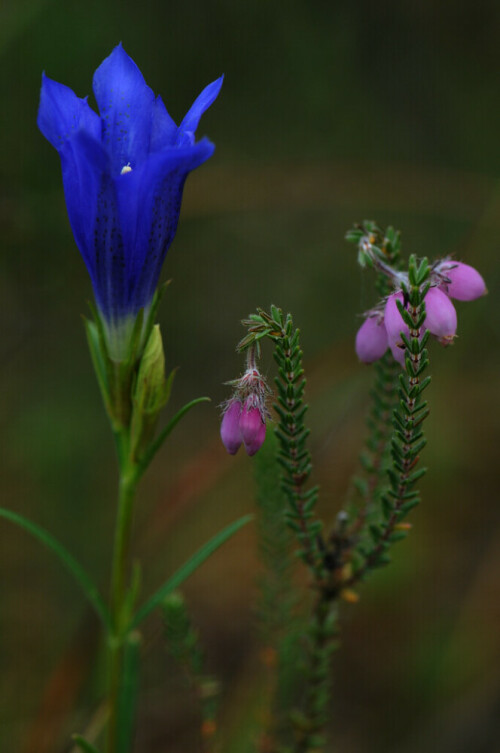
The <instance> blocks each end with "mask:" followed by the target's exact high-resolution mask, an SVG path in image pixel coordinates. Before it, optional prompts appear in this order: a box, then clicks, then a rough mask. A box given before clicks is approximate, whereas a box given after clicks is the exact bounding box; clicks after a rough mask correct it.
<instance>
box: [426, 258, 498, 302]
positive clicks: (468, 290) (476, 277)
mask: <svg viewBox="0 0 500 753" xmlns="http://www.w3.org/2000/svg"><path fill="white" fill-rule="evenodd" d="M438 272H439V273H440V274H442V275H444V276H445V277H447V278H448V279H449V280H450V282H443V283H442V284H441V290H444V292H445V293H447V294H448V295H449V296H450V297H451V298H456V299H457V301H474V300H475V299H476V298H480V297H481V296H483V295H486V293H487V292H488V291H487V290H486V283H485V282H484V280H483V278H482V277H481V275H480V274H479V272H478V271H477V269H474V267H470V266H469V265H468V264H464V263H463V262H460V261H451V260H447V261H443V262H441V264H440V265H439V267H438Z"/></svg>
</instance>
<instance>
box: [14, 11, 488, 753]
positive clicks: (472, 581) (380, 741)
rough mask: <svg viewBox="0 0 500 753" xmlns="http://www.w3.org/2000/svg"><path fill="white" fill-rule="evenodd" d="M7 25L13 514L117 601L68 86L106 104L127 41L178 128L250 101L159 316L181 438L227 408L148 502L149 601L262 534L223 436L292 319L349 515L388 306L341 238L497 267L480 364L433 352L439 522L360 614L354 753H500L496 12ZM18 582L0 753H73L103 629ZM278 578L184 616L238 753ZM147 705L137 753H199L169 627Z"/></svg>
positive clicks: (352, 682) (190, 226)
mask: <svg viewBox="0 0 500 753" xmlns="http://www.w3.org/2000/svg"><path fill="white" fill-rule="evenodd" d="M0 14H1V15H0V56H1V68H2V76H1V78H0V92H1V102H2V160H1V166H0V171H1V173H2V177H3V180H2V184H1V189H0V191H1V193H0V222H1V226H2V233H1V237H2V246H3V248H2V254H1V257H0V265H1V269H0V317H1V321H2V322H3V326H2V338H1V342H0V354H1V358H0V385H1V391H0V429H1V437H2V452H1V454H0V465H1V472H0V477H1V480H2V482H1V483H2V495H1V497H2V499H1V504H2V505H4V506H6V507H9V508H11V509H13V510H16V511H18V512H20V513H22V514H25V515H28V516H30V517H32V518H33V519H34V520H35V521H37V522H38V523H40V524H41V525H43V526H44V527H46V528H47V529H49V530H50V531H51V532H53V534H54V535H56V536H57V537H58V538H60V540H61V541H62V542H64V543H65V544H66V545H67V546H68V548H69V549H70V550H71V551H73V552H74V553H75V555H76V556H77V557H78V558H79V559H81V560H82V562H84V563H85V564H86V566H87V567H88V568H89V570H90V571H91V573H92V574H93V576H94V577H95V578H96V579H97V580H98V581H99V582H100V583H101V584H103V588H105V587H106V582H107V577H108V560H109V542H110V536H111V532H112V526H113V518H114V492H115V481H116V479H115V463H114V456H113V447H112V442H111V438H110V434H109V431H108V426H107V424H106V420H105V417H104V413H103V410H102V407H101V404H100V398H99V395H98V391H97V387H96V385H95V382H94V376H93V374H92V370H91V366H90V361H89V357H88V354H87V351H86V344H85V338H84V332H83V328H82V324H81V320H80V314H82V313H85V312H86V300H87V299H88V298H89V297H90V295H91V290H90V284H89V281H88V279H87V275H86V271H85V268H84V265H83V262H82V260H81V259H80V257H79V255H78V252H77V250H76V248H75V245H74V242H73V239H72V236H71V232H70V228H69V223H68V221H67V217H66V212H65V206H64V199H63V193H62V186H61V178H60V169H59V160H58V157H57V154H56V153H55V152H54V150H53V149H52V148H51V147H50V146H49V144H48V143H46V142H45V140H44V139H43V137H42V136H41V135H40V134H39V133H38V131H37V129H36V124H35V119H36V110H37V104H38V92H39V85H40V74H41V71H42V69H45V70H46V72H47V73H48V75H50V76H51V77H53V78H55V79H56V80H58V81H61V82H64V83H66V84H68V85H70V86H71V87H72V88H74V90H75V91H76V92H77V93H78V94H79V95H80V96H83V95H85V94H89V93H90V91H91V77H92V74H93V71H94V70H95V68H96V67H97V65H98V64H99V63H100V62H101V60H102V59H103V58H104V57H105V56H106V55H107V54H109V52H110V51H111V49H112V48H113V46H114V45H115V44H116V43H117V42H118V41H119V40H122V41H123V43H124V46H125V49H126V50H127V52H128V53H129V54H130V55H131V56H132V57H133V58H134V59H135V60H136V62H137V63H138V65H139V67H140V68H141V70H142V72H143V73H144V75H145V77H146V80H147V82H148V83H149V84H150V85H151V86H152V88H153V89H154V91H155V92H157V93H161V94H162V96H163V99H164V101H165V102H166V104H167V107H168V109H169V111H170V113H171V115H172V116H173V117H174V118H175V119H176V120H177V122H179V121H180V119H181V118H182V116H183V114H184V113H185V111H186V110H187V108H188V106H189V105H190V104H191V102H192V100H193V99H194V97H195V95H197V94H198V92H199V91H200V90H201V89H202V88H203V86H204V85H205V84H207V83H208V82H209V81H212V80H213V79H214V78H216V77H217V76H218V75H220V74H221V73H222V72H224V73H225V74H226V80H225V83H224V87H223V90H222V93H221V95H220V98H219V100H218V101H217V103H216V104H215V105H214V106H213V107H212V108H211V110H210V111H209V112H208V113H207V114H206V115H205V116H204V119H203V120H202V124H201V127H200V130H199V133H200V135H201V134H207V135H209V136H210V137H211V138H212V139H213V141H214V142H215V143H216V145H217V149H216V152H215V155H214V157H213V158H212V159H211V160H210V162H209V163H208V164H207V165H205V166H204V167H202V168H201V169H200V170H199V171H197V172H196V173H194V174H193V175H192V176H191V177H190V179H189V180H188V183H187V186H186V192H185V200H184V205H183V211H182V215H181V222H180V227H179V231H178V235H177V238H176V240H175V242H174V244H173V246H172V248H171V250H170V252H169V255H168V258H167V262H166V267H165V272H164V275H165V277H170V278H173V284H172V285H171V286H170V288H169V290H168V292H167V295H166V297H165V300H164V303H163V305H162V308H161V312H160V319H161V325H162V330H163V333H164V340H165V344H166V351H167V359H168V362H169V364H170V365H171V366H172V367H173V366H179V367H180V370H179V374H178V379H177V383H176V385H175V390H174V396H173V400H172V403H171V405H170V407H169V409H170V410H171V411H173V410H175V408H176V407H179V406H180V405H182V404H183V402H184V401H186V400H188V399H191V398H193V397H195V396H198V395H201V394H206V395H209V396H210V397H211V398H212V401H213V402H212V404H211V405H210V406H201V407H199V408H198V409H197V410H195V411H194V412H193V413H191V414H190V415H189V417H188V418H187V419H186V420H185V421H184V423H183V424H182V425H181V426H180V428H179V429H178V430H177V432H176V434H175V436H174V438H173V439H172V440H171V441H170V442H169V443H168V444H167V445H166V447H165V448H164V449H163V451H162V452H161V454H160V456H159V457H158V458H157V459H156V461H155V463H154V466H153V468H152V469H151V472H150V473H149V475H148V476H147V478H146V480H145V481H144V482H143V484H142V486H141V489H140V497H139V501H138V507H137V515H136V521H135V523H136V525H135V541H134V549H135V551H136V552H137V554H138V556H140V557H141V559H142V560H143V563H144V581H145V582H144V592H145V593H147V591H149V590H151V589H152V588H153V587H154V586H155V585H157V584H159V583H160V582H161V581H162V580H163V579H164V578H165V577H166V575H168V574H169V573H171V572H172V571H173V569H175V568H176V567H177V566H178V565H179V564H180V563H181V562H182V561H183V560H184V559H186V558H187V556H188V555H189V554H190V553H191V552H193V551H194V549H195V548H196V547H198V546H199V545H200V544H201V543H202V542H203V541H205V540H206V539H207V538H209V537H210V536H211V535H213V534H214V533H215V532H216V531H217V530H218V529H219V528H220V527H222V526H223V525H224V524H226V523H228V522H230V521H232V520H234V519H235V518H237V517H238V516H240V515H241V514H243V513H244V512H246V511H249V510H252V504H253V503H252V485H251V476H252V461H251V460H249V459H247V458H246V457H245V456H238V457H237V458H235V459H233V458H229V457H228V456H226V454H225V452H224V450H223V448H222V446H221V445H220V443H219V440H218V412H217V409H216V406H217V404H218V403H219V402H220V401H221V400H222V399H223V398H224V397H225V396H226V394H227V393H226V388H225V387H223V386H222V382H224V381H225V380H227V379H230V378H233V377H234V376H237V374H238V373H239V371H240V363H239V359H238V357H237V356H236V355H235V353H234V345H235V343H236V341H237V340H238V338H239V337H240V335H241V332H242V330H241V327H240V325H239V320H240V319H241V318H242V317H243V316H245V315H247V314H248V313H249V312H250V311H251V310H252V309H254V308H255V306H256V305H263V306H268V305H269V304H270V303H271V302H274V303H276V304H278V305H280V306H282V307H283V308H285V309H288V310H291V311H293V313H294V316H295V320H296V323H297V324H298V325H299V326H300V327H301V330H302V333H303V334H302V337H303V345H304V350H305V357H306V367H307V369H308V374H309V385H308V397H309V399H310V402H311V410H310V418H309V421H310V425H311V427H312V440H311V447H312V451H313V458H314V461H315V480H316V481H317V482H319V483H320V484H321V487H322V494H323V496H322V505H323V511H324V514H325V516H326V517H327V518H331V517H333V515H334V514H335V512H336V510H337V509H338V508H339V507H340V505H341V504H342V501H343V499H344V496H345V494H346V490H347V488H348V478H349V476H350V474H351V473H352V472H353V471H354V470H355V468H356V466H357V453H358V448H359V445H360V442H361V440H362V438H363V436H364V424H363V415H364V410H365V407H366V404H367V393H368V388H369V384H370V377H371V374H370V370H369V369H367V368H365V367H362V366H360V365H359V364H358V363H357V361H356V358H355V355H354V353H353V338H354V333H355V331H356V328H357V326H358V321H359V320H356V315H357V314H358V313H360V312H361V311H363V310H364V309H365V308H367V307H369V306H370V305H371V304H372V303H373V301H374V295H373V286H372V282H373V281H372V279H371V276H370V274H369V273H365V274H362V273H361V272H360V271H359V270H358V269H357V266H356V260H355V252H354V250H353V248H352V247H351V246H349V245H347V244H346V243H345V242H344V241H343V234H344V232H345V230H346V229H347V228H348V227H349V226H350V225H351V224H352V223H353V222H354V221H357V220H361V219H363V218H365V217H366V218H373V219H376V220H378V222H379V223H380V224H381V225H385V224H388V223H392V224H394V225H396V227H399V228H400V229H401V230H402V231H403V242H404V248H405V249H406V251H407V252H412V251H415V252H416V253H418V254H422V255H423V254H427V255H429V256H430V257H435V256H439V255H445V254H456V256H457V258H463V259H464V260H465V261H467V262H468V263H470V264H472V265H474V266H477V267H478V268H479V269H480V271H481V272H482V273H483V275H484V277H485V279H486V281H487V284H488V287H489V291H490V295H489V296H488V297H487V298H484V299H481V300H479V301H476V302H474V303H470V304H458V309H459V335H460V337H459V339H458V340H457V343H456V345H455V346H454V347H453V348H452V349H449V350H448V351H446V352H445V351H443V350H441V349H439V347H437V346H436V347H433V348H432V352H431V356H432V365H431V371H432V375H433V385H432V391H431V392H429V399H430V401H431V405H432V413H431V417H430V419H429V421H428V429H427V431H428V437H429V445H428V448H427V449H426V451H425V463H426V465H428V466H429V473H428V475H427V477H426V478H425V479H424V480H423V482H422V490H423V498H424V504H422V505H421V507H420V508H418V509H417V510H416V511H415V512H414V514H413V516H412V522H413V523H414V529H413V531H412V534H411V536H410V538H409V540H408V541H407V542H405V543H404V544H403V545H401V546H400V547H398V548H396V549H395V551H394V562H393V565H392V566H391V567H390V568H387V569H385V570H384V571H380V572H379V573H377V574H376V575H375V576H374V577H373V578H372V579H371V580H370V582H369V583H367V584H366V586H364V587H363V588H362V590H361V595H362V599H361V602H360V603H359V604H358V605H356V606H355V607H350V606H347V607H346V608H345V609H344V637H343V648H342V651H341V652H340V653H338V654H337V655H336V656H335V660H334V699H333V702H332V709H331V739H332V743H331V750H332V751H339V752H341V753H368V751H369V752H370V753H378V752H379V751H380V752H382V751H384V753H396V751H397V753H419V752H420V751H422V750H431V751H436V752H437V751H439V752H440V753H462V751H463V752H464V753H465V751H467V753H493V752H494V751H497V750H498V742H497V740H498V738H499V736H500V631H499V629H498V626H499V619H500V599H499V590H500V516H499V512H498V510H499V502H500V500H499V492H498V463H499V452H498V436H499V418H500V411H499V409H498V384H499V381H498V377H499V360H500V359H499V344H500V343H499V334H498V333H499V319H498V312H497V301H498V296H499V294H500V280H499V270H500V266H499V263H498V252H499V234H498V225H499V222H500V187H499V184H498V181H497V176H498V175H499V172H500V170H499V167H500V166H499V160H500V150H499V147H498V141H499V133H500V108H499V105H498V100H499V87H500V84H499V81H500V77H499V72H500V71H499V61H498V39H499V34H500V5H499V4H498V3H497V2H495V1H494V0H475V2H458V3H457V2H451V1H448V0H442V1H441V2H437V3H436V2H431V1H430V0H424V1H422V2H418V3H417V2H414V3H401V2H396V1H395V0H385V1H384V0H382V1H381V2H377V3H375V2H367V1H366V0H363V1H362V2H357V3H352V2H349V1H348V0H338V1H337V2H335V3H331V2H325V1H320V0H312V1H311V2H305V0H302V1H301V0H289V1H288V2H287V3H286V4H285V3H278V2H274V3H273V2H269V1H268V2H265V1H264V0H257V1H256V2H253V3H248V2H245V1H244V0H232V2H228V1H227V0H218V1H217V2H206V1H205V2H203V0H191V2H190V3H189V4H188V3H186V4H180V3H170V2H165V3H159V2H154V0H142V2H141V3H139V2H137V1H135V2H134V1H132V0H124V1H123V2H97V0H89V1H88V2H86V3H81V2H76V1H75V0H65V1H64V2H62V0H3V4H2V8H1V11H0ZM264 370H265V371H267V373H268V374H269V375H270V376H272V374H273V362H272V358H271V355H270V353H266V355H265V359H264ZM0 573H1V576H0V577H1V588H0V741H1V744H0V747H1V749H2V750H6V751H7V750H8V751H20V752H21V753H46V752H47V753H48V752H49V751H50V752H51V753H58V752H62V751H67V750H69V747H68V744H67V742H66V741H67V740H68V736H69V734H70V733H71V732H73V731H75V730H79V731H81V730H83V729H84V728H85V725H86V724H87V723H88V720H89V718H90V717H91V715H92V713H93V712H94V710H95V708H96V698H97V696H98V687H99V682H100V680H99V677H97V676H96V673H95V672H92V671H89V667H91V666H92V665H93V664H94V657H95V651H96V625H95V624H94V623H93V620H92V618H91V616H90V615H89V614H87V612H86V607H85V605H84V603H83V600H82V596H81V594H80V592H79V591H77V590H76V588H75V587H74V584H73V582H72V581H71V580H70V578H69V577H68V576H67V575H66V573H65V572H62V571H61V570H60V569H59V566H58V565H57V564H56V563H55V562H54V560H53V558H52V556H51V555H49V554H48V553H47V552H46V551H44V550H42V548H41V547H40V546H39V544H37V543H36V542H34V541H33V540H31V539H30V538H28V537H27V535H26V534H25V533H23V532H21V531H19V530H17V529H15V528H14V527H13V526H12V524H10V523H8V522H6V521H0ZM256 573H257V564H256V556H255V550H254V534H253V530H252V527H251V526H249V527H248V528H246V529H245V530H243V531H242V532H240V533H239V534H238V535H237V537H236V538H235V539H234V540H233V541H231V542H230V543H229V544H227V545H226V546H225V547H224V548H223V549H222V550H220V551H219V552H218V553H217V554H216V555H215V556H214V557H213V558H212V560H211V561H210V562H209V563H208V564H207V565H206V566H205V567H204V568H203V569H202V571H200V572H199V573H198V574H196V576H195V577H193V578H192V579H191V580H190V581H189V583H188V584H187V586H186V589H185V591H186V595H187V598H188V601H189V604H190V607H191V609H192V612H193V614H194V616H195V618H196V620H197V622H198V624H199V626H200V629H201V631H202V634H203V638H204V641H205V644H206V647H207V654H208V661H209V667H210V669H211V670H212V671H215V672H217V673H218V674H220V676H221V677H222V679H223V682H224V687H225V693H224V696H225V698H224V711H223V718H222V723H223V725H224V728H225V730H226V732H225V741H226V743H227V751H228V753H247V752H248V751H251V750H252V745H251V733H249V732H248V724H247V722H246V721H245V713H246V712H248V711H249V710H251V709H252V708H253V707H254V706H256V704H257V701H258V699H259V695H260V694H261V689H262V688H261V682H262V677H261V669H260V665H259V661H258V655H257V650H258V649H257V645H256V637H255V631H254V630H253V627H252V601H253V598H254V596H255V585H254V583H255V577H256ZM141 697H142V700H141V705H140V715H139V730H138V738H137V745H136V750H137V751H141V753H160V751H165V753H166V752H167V751H168V753H191V752H192V751H195V750H196V742H195V740H196V738H195V735H194V733H193V724H194V721H193V719H194V717H193V713H192V711H190V706H189V695H188V694H187V692H186V691H185V690H184V685H183V682H182V678H181V677H180V676H179V674H178V673H177V672H176V670H175V668H174V666H173V665H172V662H171V661H170V660H169V658H168V656H167V655H166V652H165V649H164V647H163V645H162V643H161V641H160V640H159V638H158V624H157V623H155V621H154V620H152V621H151V622H150V623H148V626H147V629H146V640H145V650H144V668H143V676H142V696H141ZM249 737H250V739H249Z"/></svg>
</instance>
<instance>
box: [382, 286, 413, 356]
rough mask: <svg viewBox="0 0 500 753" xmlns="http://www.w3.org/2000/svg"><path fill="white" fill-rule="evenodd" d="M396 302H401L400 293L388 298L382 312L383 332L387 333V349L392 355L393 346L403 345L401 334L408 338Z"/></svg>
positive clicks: (401, 295)
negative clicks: (389, 349)
mask: <svg viewBox="0 0 500 753" xmlns="http://www.w3.org/2000/svg"><path fill="white" fill-rule="evenodd" d="M396 301H401V303H402V302H403V294H402V293H393V294H392V295H390V296H389V298H388V299H387V303H386V304H385V312H384V324H385V330H386V332H387V339H388V342H389V347H390V348H391V350H392V351H393V354H394V350H393V346H401V345H403V340H402V339H401V332H403V333H404V334H405V335H406V337H409V336H410V330H409V329H408V325H406V324H405V323H404V321H403V317H402V316H401V314H400V313H399V309H398V306H397V303H396Z"/></svg>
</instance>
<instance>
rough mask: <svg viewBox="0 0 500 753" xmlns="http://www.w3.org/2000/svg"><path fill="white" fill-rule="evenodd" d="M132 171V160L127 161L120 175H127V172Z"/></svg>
mask: <svg viewBox="0 0 500 753" xmlns="http://www.w3.org/2000/svg"><path fill="white" fill-rule="evenodd" d="M131 172H132V168H131V167H130V162H127V164H126V165H124V166H123V167H122V169H121V173H120V175H125V173H131Z"/></svg>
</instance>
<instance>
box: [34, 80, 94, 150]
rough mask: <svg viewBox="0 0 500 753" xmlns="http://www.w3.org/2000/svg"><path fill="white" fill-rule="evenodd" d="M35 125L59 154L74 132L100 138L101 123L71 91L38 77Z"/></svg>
mask: <svg viewBox="0 0 500 753" xmlns="http://www.w3.org/2000/svg"><path fill="white" fill-rule="evenodd" d="M37 124H38V127H39V129H40V130H41V132H42V133H43V135H44V136H45V138H46V139H47V141H50V143H51V144H52V146H54V147H55V148H56V149H57V150H58V151H60V150H61V149H62V147H63V145H64V144H65V142H66V141H68V139H70V138H72V136H74V135H75V133H76V132H77V131H78V130H80V129H81V130H84V131H85V132H87V133H88V134H90V135H91V136H93V137H94V138H96V139H99V138H100V134H101V120H100V118H99V116H98V115H97V113H95V112H94V111H93V110H92V109H91V108H90V106H89V104H88V103H87V98H86V97H85V99H80V98H79V97H77V96H76V94H75V93H74V91H73V90H72V89H70V88H69V86H65V85H64V84H59V83H58V82H57V81H53V80H52V79H51V78H49V77H48V76H46V75H45V73H44V74H42V89H41V92H40V106H39V108H38V117H37Z"/></svg>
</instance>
